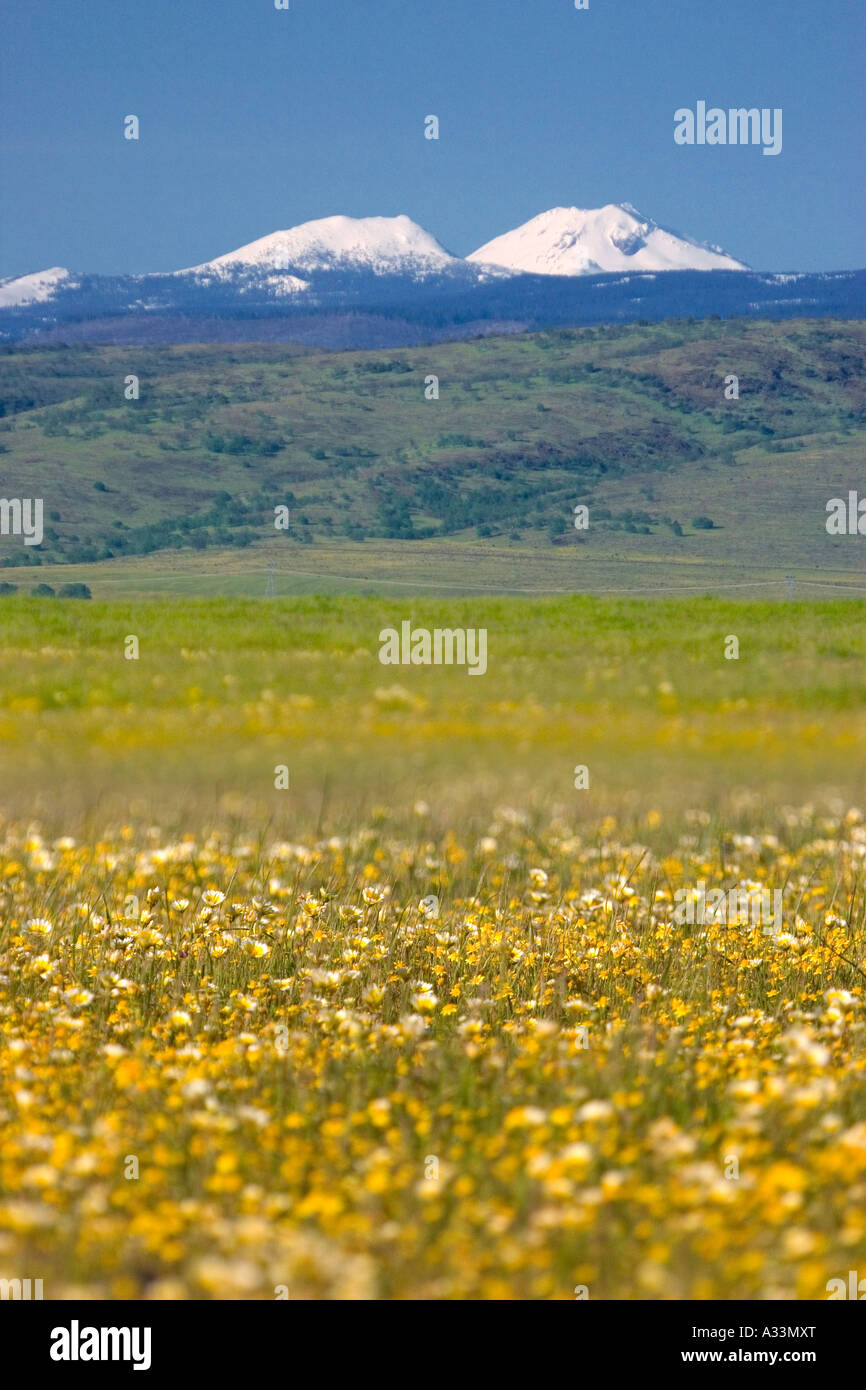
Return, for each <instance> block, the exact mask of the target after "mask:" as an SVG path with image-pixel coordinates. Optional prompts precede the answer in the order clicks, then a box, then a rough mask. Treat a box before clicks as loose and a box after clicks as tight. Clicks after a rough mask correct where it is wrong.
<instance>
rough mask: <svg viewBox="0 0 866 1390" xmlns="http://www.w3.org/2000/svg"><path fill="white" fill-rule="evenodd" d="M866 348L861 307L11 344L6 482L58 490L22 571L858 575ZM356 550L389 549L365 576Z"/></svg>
mask: <svg viewBox="0 0 866 1390" xmlns="http://www.w3.org/2000/svg"><path fill="white" fill-rule="evenodd" d="M864 342H866V327H864V325H863V324H862V323H858V322H841V321H822V322H815V321H808V320H802V321H793V322H789V323H783V324H780V323H764V322H755V323H751V322H749V323H744V322H741V321H729V322H720V321H716V322H712V321H711V322H704V323H700V324H690V323H688V322H685V321H682V322H680V321H670V322H667V323H663V324H656V325H646V326H641V325H633V326H629V327H622V328H596V329H583V330H568V331H562V332H553V333H542V334H534V335H527V336H525V337H519V338H503V339H485V340H483V341H477V342H471V343H458V344H445V345H437V346H433V347H429V348H412V349H405V350H396V351H389V352H387V353H382V352H368V353H340V354H326V353H307V352H304V351H303V350H300V349H296V348H291V347H275V346H262V345H255V344H249V345H231V346H218V345H215V346H206V347H175V348H161V349H129V348H99V349H91V348H83V347H76V348H51V349H48V348H40V349H31V350H23V351H22V350H17V351H13V350H11V349H7V350H4V351H3V352H0V411H2V418H0V451H2V458H0V462H2V479H3V485H2V493H3V495H4V496H6V497H42V498H43V499H44V505H45V526H46V535H45V540H44V542H43V544H42V546H41V547H38V548H37V547H35V546H33V547H25V546H24V545H23V544H22V542H21V540H20V539H19V538H16V537H12V536H4V537H2V538H0V565H2V566H5V567H6V568H7V569H16V570H17V571H21V568H22V566H23V565H25V564H26V565H34V564H37V563H39V562H41V564H42V565H56V564H61V565H66V564H74V565H79V566H80V565H84V566H88V567H91V570H90V573H91V574H92V573H93V570H92V567H93V566H94V565H97V566H98V565H101V564H102V563H103V562H110V561H113V560H123V561H125V562H128V561H129V560H130V558H132V559H136V558H137V557H141V556H147V555H153V554H155V553H160V554H161V555H162V556H163V560H164V563H163V565H162V566H161V568H162V570H163V571H164V572H165V571H167V572H168V573H170V574H171V573H174V572H176V569H175V566H174V561H173V560H172V559H171V557H170V556H169V555H168V553H167V552H176V553H177V552H184V551H186V552H187V553H188V555H189V573H190V574H192V575H201V574H203V573H207V574H215V573H216V572H217V571H219V570H220V569H222V570H228V569H230V568H231V566H230V565H228V564H227V563H226V560H225V557H224V556H220V557H219V558H218V552H224V551H226V550H227V549H230V550H231V552H232V553H233V555H234V556H235V557H236V563H235V568H236V569H240V570H241V571H245V572H253V573H255V572H258V573H259V574H264V572H265V571H266V569H267V567H268V566H269V565H270V564H276V566H277V568H278V570H280V571H285V572H286V573H287V574H294V575H295V576H301V575H304V574H309V573H312V574H314V575H315V574H321V575H322V576H325V577H327V576H329V575H335V576H337V575H340V574H343V576H344V577H345V578H348V579H349V580H353V579H354V578H356V577H357V578H358V579H359V580H362V579H363V578H364V577H365V575H366V574H368V573H370V572H374V573H375V572H379V573H383V582H384V580H385V578H386V576H385V575H384V571H387V570H388V568H389V566H394V567H395V573H396V575H397V577H398V578H399V579H401V580H402V581H404V582H405V583H406V584H407V586H408V587H412V586H413V585H418V584H422V585H423V584H425V583H432V584H436V583H439V582H442V583H445V584H446V585H447V584H448V581H449V578H450V577H451V574H452V565H453V563H454V561H453V559H452V553H453V546H455V545H457V546H459V547H462V549H463V550H464V551H466V552H467V553H466V556H465V559H464V560H462V561H461V559H460V558H459V557H458V560H457V564H458V568H459V566H460V564H461V563H462V564H463V565H464V566H465V570H466V578H465V583H466V585H467V587H471V586H472V585H473V584H474V585H476V586H478V587H484V586H485V584H489V586H490V587H491V588H493V589H500V588H507V587H509V585H508V577H507V571H508V569H509V566H510V565H511V563H512V559H513V561H514V565H515V568H516V578H515V580H514V582H513V587H515V588H517V589H520V588H525V589H537V588H538V587H548V588H552V589H554V590H558V589H563V590H566V591H567V590H569V589H574V588H580V587H596V588H605V587H610V588H617V587H630V588H638V589H639V588H640V587H641V586H642V584H643V583H646V585H647V587H649V588H655V589H661V588H664V587H665V576H664V575H663V574H661V573H660V570H661V569H664V570H665V571H668V570H669V569H671V568H673V570H675V571H677V577H676V580H675V581H674V583H673V586H672V587H674V588H676V587H681V588H683V589H684V590H687V589H688V588H689V587H693V588H700V587H701V586H702V585H703V584H704V583H705V581H706V580H708V579H714V580H715V581H717V582H720V581H721V579H722V577H723V576H724V574H725V573H727V577H728V579H729V580H731V579H732V578H733V577H736V578H738V579H740V580H744V579H758V578H760V579H763V578H765V577H766V576H771V577H775V578H776V579H778V577H779V576H780V575H782V576H783V575H784V574H785V573H797V574H798V575H802V576H803V577H804V578H807V577H809V578H820V577H821V576H822V575H823V576H824V577H825V578H829V579H831V580H833V581H837V580H839V579H840V578H841V579H842V580H843V581H844V578H845V576H846V575H847V576H849V577H852V576H854V575H855V574H856V573H857V572H858V570H860V569H861V568H862V562H861V560H860V557H859V547H858V545H857V540H856V539H855V538H851V537H838V538H836V537H829V536H828V535H827V534H826V531H825V528H824V521H825V507H826V503H827V500H828V499H829V498H830V497H833V496H838V495H844V494H845V493H847V490H848V488H849V487H856V485H857V482H858V468H859V462H858V461H859V460H860V459H862V455H863V442H864V437H866V374H864V372H863V360H864ZM730 374H735V375H737V376H738V377H739V382H740V398H739V400H726V399H725V396H724V383H725V378H726V377H727V376H728V375H730ZM130 375H135V376H137V377H138V378H139V383H140V396H139V399H138V400H126V399H125V395H124V390H125V385H124V383H125V381H126V378H127V377H128V376H130ZM431 376H436V377H437V378H438V380H439V399H438V400H436V399H427V398H426V393H425V383H427V381H428V379H429V378H430V377H431ZM281 504H284V505H287V506H288V507H289V508H290V512H291V524H290V528H289V530H288V531H287V532H285V533H279V534H278V533H277V532H276V531H275V529H274V508H275V507H276V506H278V505H281ZM580 504H584V505H586V506H587V507H588V509H589V528H588V530H585V531H577V530H575V528H574V525H573V509H574V507H575V506H578V505H580ZM699 517H704V518H709V519H710V520H711V521H712V522H713V529H712V530H710V529H703V530H700V529H696V528H695V527H694V526H693V524H692V523H693V521H694V520H695V519H696V518H699ZM680 532H681V533H682V534H679V533H680ZM406 542H411V544H409V545H407V544H406ZM391 543H394V545H393V547H392V545H391ZM400 543H402V544H400ZM449 546H450V547H452V549H451V550H449V548H448V547H449ZM346 547H361V548H362V549H365V548H366V550H367V554H368V559H366V560H364V559H359V561H358V563H357V566H356V567H354V568H353V567H352V566H350V570H349V573H348V574H346V570H345V565H343V568H342V569H341V568H340V564H341V556H345V554H346ZM439 547H442V548H441V549H440V548H439ZM560 550H562V551H565V552H567V554H566V555H564V556H563V557H562V559H563V560H564V561H565V563H564V564H560V563H559V558H560V557H559V556H557V557H556V559H554V558H553V557H554V555H555V553H556V552H558V551H560ZM205 551H206V552H208V553H207V554H206V555H205V554H202V553H201V552H205ZM195 552H198V558H197V559H196V558H195ZM314 557H315V558H314ZM539 557H546V558H543V564H544V565H545V566H547V565H550V580H549V582H548V583H547V585H544V584H542V585H540V586H539V584H538V581H537V574H536V573H535V570H534V566H535V564H536V563H537V562H538V559H539ZM352 565H354V562H352ZM641 566H645V567H646V574H643V575H642V574H641V573H640V567H641ZM419 567H420V568H419ZM355 568H356V569H357V575H356V574H355ZM182 569H183V566H181V570H182ZM126 572H127V574H128V573H129V570H128V566H127V570H126ZM5 578H6V579H7V581H8V582H15V583H19V584H24V585H25V586H28V585H29V584H30V583H32V582H34V581H33V580H31V579H30V577H29V576H28V574H27V573H26V572H23V573H21V572H16V573H15V574H9V575H7V576H5ZM36 578H37V579H42V578H43V576H42V575H38V576H36ZM503 581H504V582H503ZM131 587H132V589H134V588H135V587H136V586H135V584H134V583H133V585H132V586H131ZM144 587H145V588H147V584H145V586H144ZM253 587H255V585H254V586H253ZM262 587H263V585H262ZM203 591H204V592H208V590H207V589H205V590H203ZM282 591H283V592H285V591H286V588H285V587H284V588H283V590H282Z"/></svg>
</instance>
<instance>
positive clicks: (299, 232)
mask: <svg viewBox="0 0 866 1390" xmlns="http://www.w3.org/2000/svg"><path fill="white" fill-rule="evenodd" d="M455 263H456V258H455V257H454V256H449V255H448V252H447V251H445V249H444V248H443V247H442V246H440V245H439V242H438V241H437V240H436V238H435V237H433V236H431V235H430V233H429V232H425V231H424V228H423V227H419V226H418V224H417V222H413V221H412V219H411V218H410V217H405V216H400V217H323V218H320V219H318V220H317V221H315V222H304V223H302V225H301V226H299V227H291V228H289V230H288V231H284V232H272V233H271V235H270V236H265V237H261V238H260V239H259V240H258V241H251V242H250V243H249V245H248V246H241V247H240V248H239V249H238V250H237V251H230V252H229V253H228V254H227V255H225V256H218V257H217V258H216V260H213V261H206V262H205V263H204V264H203V265H197V266H192V267H191V268H190V270H189V271H179V272H178V274H195V275H200V276H202V275H204V276H209V275H213V276H217V277H222V276H225V275H228V274H232V273H234V272H235V271H238V270H240V271H248V272H257V271H264V272H271V273H274V272H285V271H289V270H292V271H294V270H300V271H302V272H307V273H310V272H315V271H320V270H343V271H366V272H368V273H371V274H374V275H393V274H400V273H402V274H409V275H416V276H422V275H425V274H430V273H432V272H435V271H439V270H442V269H444V268H445V267H446V266H449V265H454V264H455ZM302 283H303V282H300V281H299V285H301V284H302Z"/></svg>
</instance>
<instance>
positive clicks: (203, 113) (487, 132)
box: [0, 0, 866, 275]
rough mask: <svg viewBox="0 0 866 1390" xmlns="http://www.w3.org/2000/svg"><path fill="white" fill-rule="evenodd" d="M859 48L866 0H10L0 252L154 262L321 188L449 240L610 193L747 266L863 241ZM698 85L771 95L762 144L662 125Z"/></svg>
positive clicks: (228, 245)
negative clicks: (773, 117) (692, 138)
mask: <svg viewBox="0 0 866 1390" xmlns="http://www.w3.org/2000/svg"><path fill="white" fill-rule="evenodd" d="M864 50H866V5H864V4H863V0H831V3H827V0H822V3H820V4H819V3H818V0H814V3H811V2H809V0H728V3H707V0H590V8H589V10H587V11H576V10H575V9H574V5H573V0H291V9H290V10H289V11H277V10H275V9H274V6H273V0H128V3H120V2H119V0H87V3H86V4H67V3H56V4H54V3H52V4H29V5H24V4H18V5H15V6H7V7H6V9H5V13H4V14H3V16H2V18H0V275H12V274H23V273H25V272H27V271H30V270H35V269H41V268H43V267H47V266H51V265H65V266H68V267H70V268H72V269H75V270H92V271H98V272H103V273H115V272H125V271H132V272H140V271H163V270H174V269H179V268H180V267H183V266H187V265H193V264H196V263H197V262H200V261H203V260H207V259H209V258H211V257H213V256H216V255H219V254H221V253H222V252H225V251H229V250H232V249H234V248H235V247H237V246H240V245H243V244H244V243H245V242H248V241H251V240H254V239H255V238H256V237H259V236H264V235H266V234H267V233H269V232H272V231H275V230H277V229H279V228H284V227H289V226H293V225H295V224H297V223H299V222H304V221H307V220H309V219H310V218H315V217H325V216H329V215H331V214H333V213H347V214H349V215H351V216H372V215H393V214H396V213H400V212H404V213H407V214H408V215H409V216H410V217H413V218H414V219H415V220H416V221H417V222H420V223H421V224H422V225H423V226H425V227H426V228H427V229H428V230H429V231H431V232H432V233H433V234H434V235H435V236H437V237H438V238H439V240H440V241H441V242H443V244H444V245H445V246H446V247H447V249H448V250H450V251H453V252H454V253H456V254H458V255H466V254H467V253H468V252H470V251H472V250H474V249H475V248H476V247H477V246H479V245H481V244H482V243H483V242H485V241H487V240H489V239H490V238H491V237H493V236H496V235H499V234H500V233H502V232H504V231H507V230H509V229H510V228H512V227H514V226H517V225H518V224H519V223H521V222H524V221H526V220H527V219H528V218H530V217H532V216H534V215H535V214H536V213H539V212H541V211H543V210H544V209H546V208H549V207H554V206H557V205H563V204H569V205H570V204H576V205H578V206H581V207H598V206H600V205H602V204H603V203H608V202H631V203H633V204H634V205H635V206H636V207H637V208H639V209H640V210H641V211H642V212H644V213H645V214H647V215H648V216H650V217H653V218H655V219H656V221H658V222H661V223H663V224H664V225H667V226H670V227H672V228H674V229H675V230H677V231H680V232H683V233H685V234H687V235H690V236H692V237H694V238H696V239H698V240H708V241H714V242H717V243H719V244H720V245H722V246H723V247H724V248H725V249H726V250H728V251H730V252H731V253H732V254H734V255H736V256H737V257H739V258H740V259H743V260H746V261H747V262H749V263H750V264H751V265H753V266H755V267H757V268H760V269H774V270H792V269H797V270H833V269H844V268H851V267H863V266H866V245H864V239H866V232H864V228H866V198H864V179H863V137H864V126H866V122H864V105H866V99H864V83H863V76H862V74H863V54H864ZM701 99H705V100H707V101H708V102H709V103H710V105H718V106H721V107H725V108H727V107H731V106H748V107H751V106H758V107H773V108H775V107H781V108H782V110H783V112H784V124H783V131H784V143H783V150H782V153H781V154H780V155H779V156H778V157H776V158H773V157H766V156H763V155H762V152H761V149H760V148H759V147H739V146H727V147H708V146H704V147H699V146H695V147H681V146H677V145H676V144H675V143H674V139H673V129H674V119H673V117H674V111H675V110H676V109H677V108H678V107H685V106H691V107H692V108H694V106H695V104H696V102H697V101H698V100H701ZM128 114H135V115H138V116H139V118H140V120H141V138H140V140H139V141H138V142H132V141H126V140H124V139H123V134H122V130H123V118H124V116H126V115H128ZM428 114H436V115H438V117H439V118H440V122H441V138H440V139H439V141H438V142H433V141H427V140H425V139H424V135H423V122H424V117H425V116H427V115H428Z"/></svg>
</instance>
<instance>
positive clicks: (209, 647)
mask: <svg viewBox="0 0 866 1390" xmlns="http://www.w3.org/2000/svg"><path fill="white" fill-rule="evenodd" d="M864 616H866V604H864V603H863V602H862V601H859V600H834V601H831V602H825V603H798V602H796V601H795V602H787V603H786V602H782V601H780V602H774V603H767V602H760V603H757V602H750V601H738V602H733V601H730V600H718V599H709V598H700V599H691V600H681V599H678V600H670V601H655V602H651V601H646V600H644V601H641V600H617V599H599V598H589V597H570V598H564V599H563V598H558V599H521V598H504V599H503V598H477V599H466V598H462V599H453V600H449V599H436V600H433V599H429V598H427V599H419V598H417V597H413V598H411V599H408V598H407V599H387V598H379V597H370V596H358V595H355V596H342V597H307V598H296V599H281V598H276V599H273V600H265V599H258V600H231V599H219V600H201V599H190V600H187V601H184V602H177V601H176V600H147V601H142V600H139V601H127V600H118V601H115V602H113V603H109V602H101V601H97V600H94V601H91V602H83V601H73V600H58V599H30V598H20V597H17V596H13V597H11V598H6V599H3V600H2V601H0V644H2V653H3V659H2V662H0V774H2V779H3V787H4V796H3V810H4V813H5V814H6V815H7V817H13V818H18V817H25V818H26V817H31V816H32V817H34V818H36V819H39V820H40V822H41V821H43V820H45V822H46V823H49V824H51V825H52V826H54V827H55V828H56V829H57V832H58V833H62V830H63V828H64V825H66V828H68V825H69V824H72V825H78V824H80V823H81V818H82V817H88V816H93V815H99V816H103V817H105V816H107V817H114V816H118V815H119V816H121V817H123V816H129V815H133V814H134V815H135V817H136V819H138V820H142V819H143V820H145V821H146V820H148V819H153V820H154V822H155V823H158V824H160V825H163V826H165V825H169V824H170V825H175V824H177V825H181V824H183V823H184V818H185V817H189V815H190V814H192V815H194V817H195V820H196V823H197V824H210V823H216V822H222V821H226V820H232V819H235V820H238V823H241V822H245V823H247V824H249V825H256V824H262V823H264V822H265V821H266V822H267V823H268V824H272V823H273V824H278V825H280V826H282V827H283V828H285V829H290V828H294V829H295V830H297V832H298V833H301V832H302V831H303V832H305V833H306V832H309V831H310V830H311V829H312V830H315V829H316V828H318V829H320V830H322V831H324V830H326V829H333V830H336V829H337V828H339V827H343V828H345V826H346V825H347V824H349V823H351V822H352V821H353V820H355V819H356V818H357V817H358V816H361V815H363V816H366V815H367V814H369V813H370V811H371V809H372V808H376V807H378V808H380V809H381V813H382V814H383V815H385V816H389V815H397V814H400V815H403V814H406V813H408V812H409V810H410V808H411V807H412V806H413V804H414V803H415V802H416V801H423V802H426V803H428V804H429V805H430V806H431V808H433V810H434V812H435V813H437V814H438V812H439V810H441V814H442V816H443V818H444V821H445V822H447V821H448V819H449V817H453V815H454V814H455V813H458V814H459V815H460V816H467V817H469V818H470V819H472V818H474V817H475V816H476V815H479V816H480V815H483V814H485V813H486V812H487V811H488V810H489V808H490V807H491V806H493V805H496V804H499V803H501V802H503V801H505V802H513V803H514V804H521V805H528V806H534V807H536V808H538V809H539V812H543V813H544V814H545V815H547V814H549V813H550V811H551V809H552V808H553V809H556V810H558V811H560V812H561V813H562V814H563V815H564V816H567V817H569V818H578V819H584V818H588V819H592V818H593V817H598V816H603V815H605V814H607V813H608V812H609V811H621V812H624V813H627V814H628V813H630V812H631V811H633V812H634V813H635V814H639V813H642V812H644V811H646V810H647V809H648V808H651V807H658V808H660V809H665V808H667V809H668V810H670V811H677V812H681V811H684V810H686V809H688V808H689V807H693V806H698V805H700V806H709V807H711V808H713V809H715V808H718V810H719V812H720V813H722V812H724V813H725V814H733V813H734V811H735V810H736V807H737V806H740V807H741V808H742V815H745V816H748V814H750V812H749V810H748V808H749V807H750V806H752V807H754V805H755V804H756V803H755V802H754V798H755V797H757V798H758V799H759V802H760V803H761V804H762V805H765V806H767V807H770V808H773V807H776V808H778V807H779V806H780V805H782V804H784V803H785V802H786V801H789V800H791V799H796V798H797V797H798V796H806V797H807V798H811V797H812V796H815V795H819V796H821V797H824V798H829V799H830V800H833V798H834V797H842V798H846V797H847V798H856V797H857V796H858V795H860V794H861V790H862V770H863V766H864V751H866V743H864V740H866V704H864V689H866V624H864ZM406 619H408V620H410V621H411V622H412V623H413V625H414V626H416V627H426V628H429V629H433V628H436V627H451V628H454V627H463V628H476V629H477V628H485V629H486V630H487V633H488V638H487V641H488V669H487V673H486V674H485V675H483V676H480V677H472V676H469V675H468V674H467V671H466V669H465V668H461V667H456V666H452V667H448V666H439V667H437V666H428V667H413V666H386V665H382V664H381V663H380V661H379V645H380V644H379V633H380V631H381V630H382V629H384V628H386V627H391V626H393V627H396V628H398V629H399V627H400V624H401V622H402V621H404V620H406ZM131 637H134V638H136V639H137V645H138V657H137V659H127V657H126V655H125V653H126V651H127V650H130V645H129V643H128V639H129V638H131ZM732 637H733V638H736V639H737V643H738V650H739V657H738V659H726V655H725V652H726V649H728V650H731V646H730V642H729V639H730V638H732ZM579 765H582V766H585V767H587V768H588V770H589V788H588V789H587V790H577V789H575V787H574V769H575V767H577V766H579ZM278 766H285V767H287V768H288V769H289V772H290V786H289V788H288V789H287V790H286V789H281V790H277V789H276V788H275V786H274V780H275V772H274V769H275V768H276V767H278ZM750 798H751V799H750ZM737 814H740V812H737Z"/></svg>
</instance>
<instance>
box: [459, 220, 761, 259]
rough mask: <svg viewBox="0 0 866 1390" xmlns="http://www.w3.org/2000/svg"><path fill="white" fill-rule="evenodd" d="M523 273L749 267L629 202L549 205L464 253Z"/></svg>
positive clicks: (719, 248)
mask: <svg viewBox="0 0 866 1390" xmlns="http://www.w3.org/2000/svg"><path fill="white" fill-rule="evenodd" d="M466 259H467V260H468V261H470V262H473V263H475V264H481V265H484V264H487V265H497V266H504V267H506V268H507V269H508V270H511V271H513V272H514V273H516V274H524V275H599V274H604V273H609V272H616V271H623V270H644V271H660V270H748V266H746V265H744V264H743V262H742V261H737V260H734V258H733V256H729V255H728V254H727V253H726V252H725V251H723V250H722V249H721V247H718V246H705V245H703V244H701V243H700V242H696V241H691V240H690V239H688V238H687V237H681V236H677V235H676V234H675V233H674V232H671V231H668V230H666V229H665V228H664V227H660V226H659V225H658V224H657V223H656V222H653V221H652V220H651V219H650V218H648V217H643V216H642V215H641V214H640V213H639V212H638V211H637V209H636V208H633V207H632V206H631V205H630V204H629V203H622V204H617V203H608V204H607V206H606V207H603V208H594V209H589V210H584V209H583V208H551V209H550V211H549V212H542V213H541V214H540V215H539V216H538V217H533V218H532V220H531V221H530V222H525V223H524V224H523V226H522V227H516V228H515V230H514V231H513V232H506V233H505V234H504V236H499V237H496V238H494V240H493V241H488V242H487V243H486V244H485V245H484V246H480V247H479V248H478V250H477V251H473V252H472V254H471V255H470V256H467V258H466Z"/></svg>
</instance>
